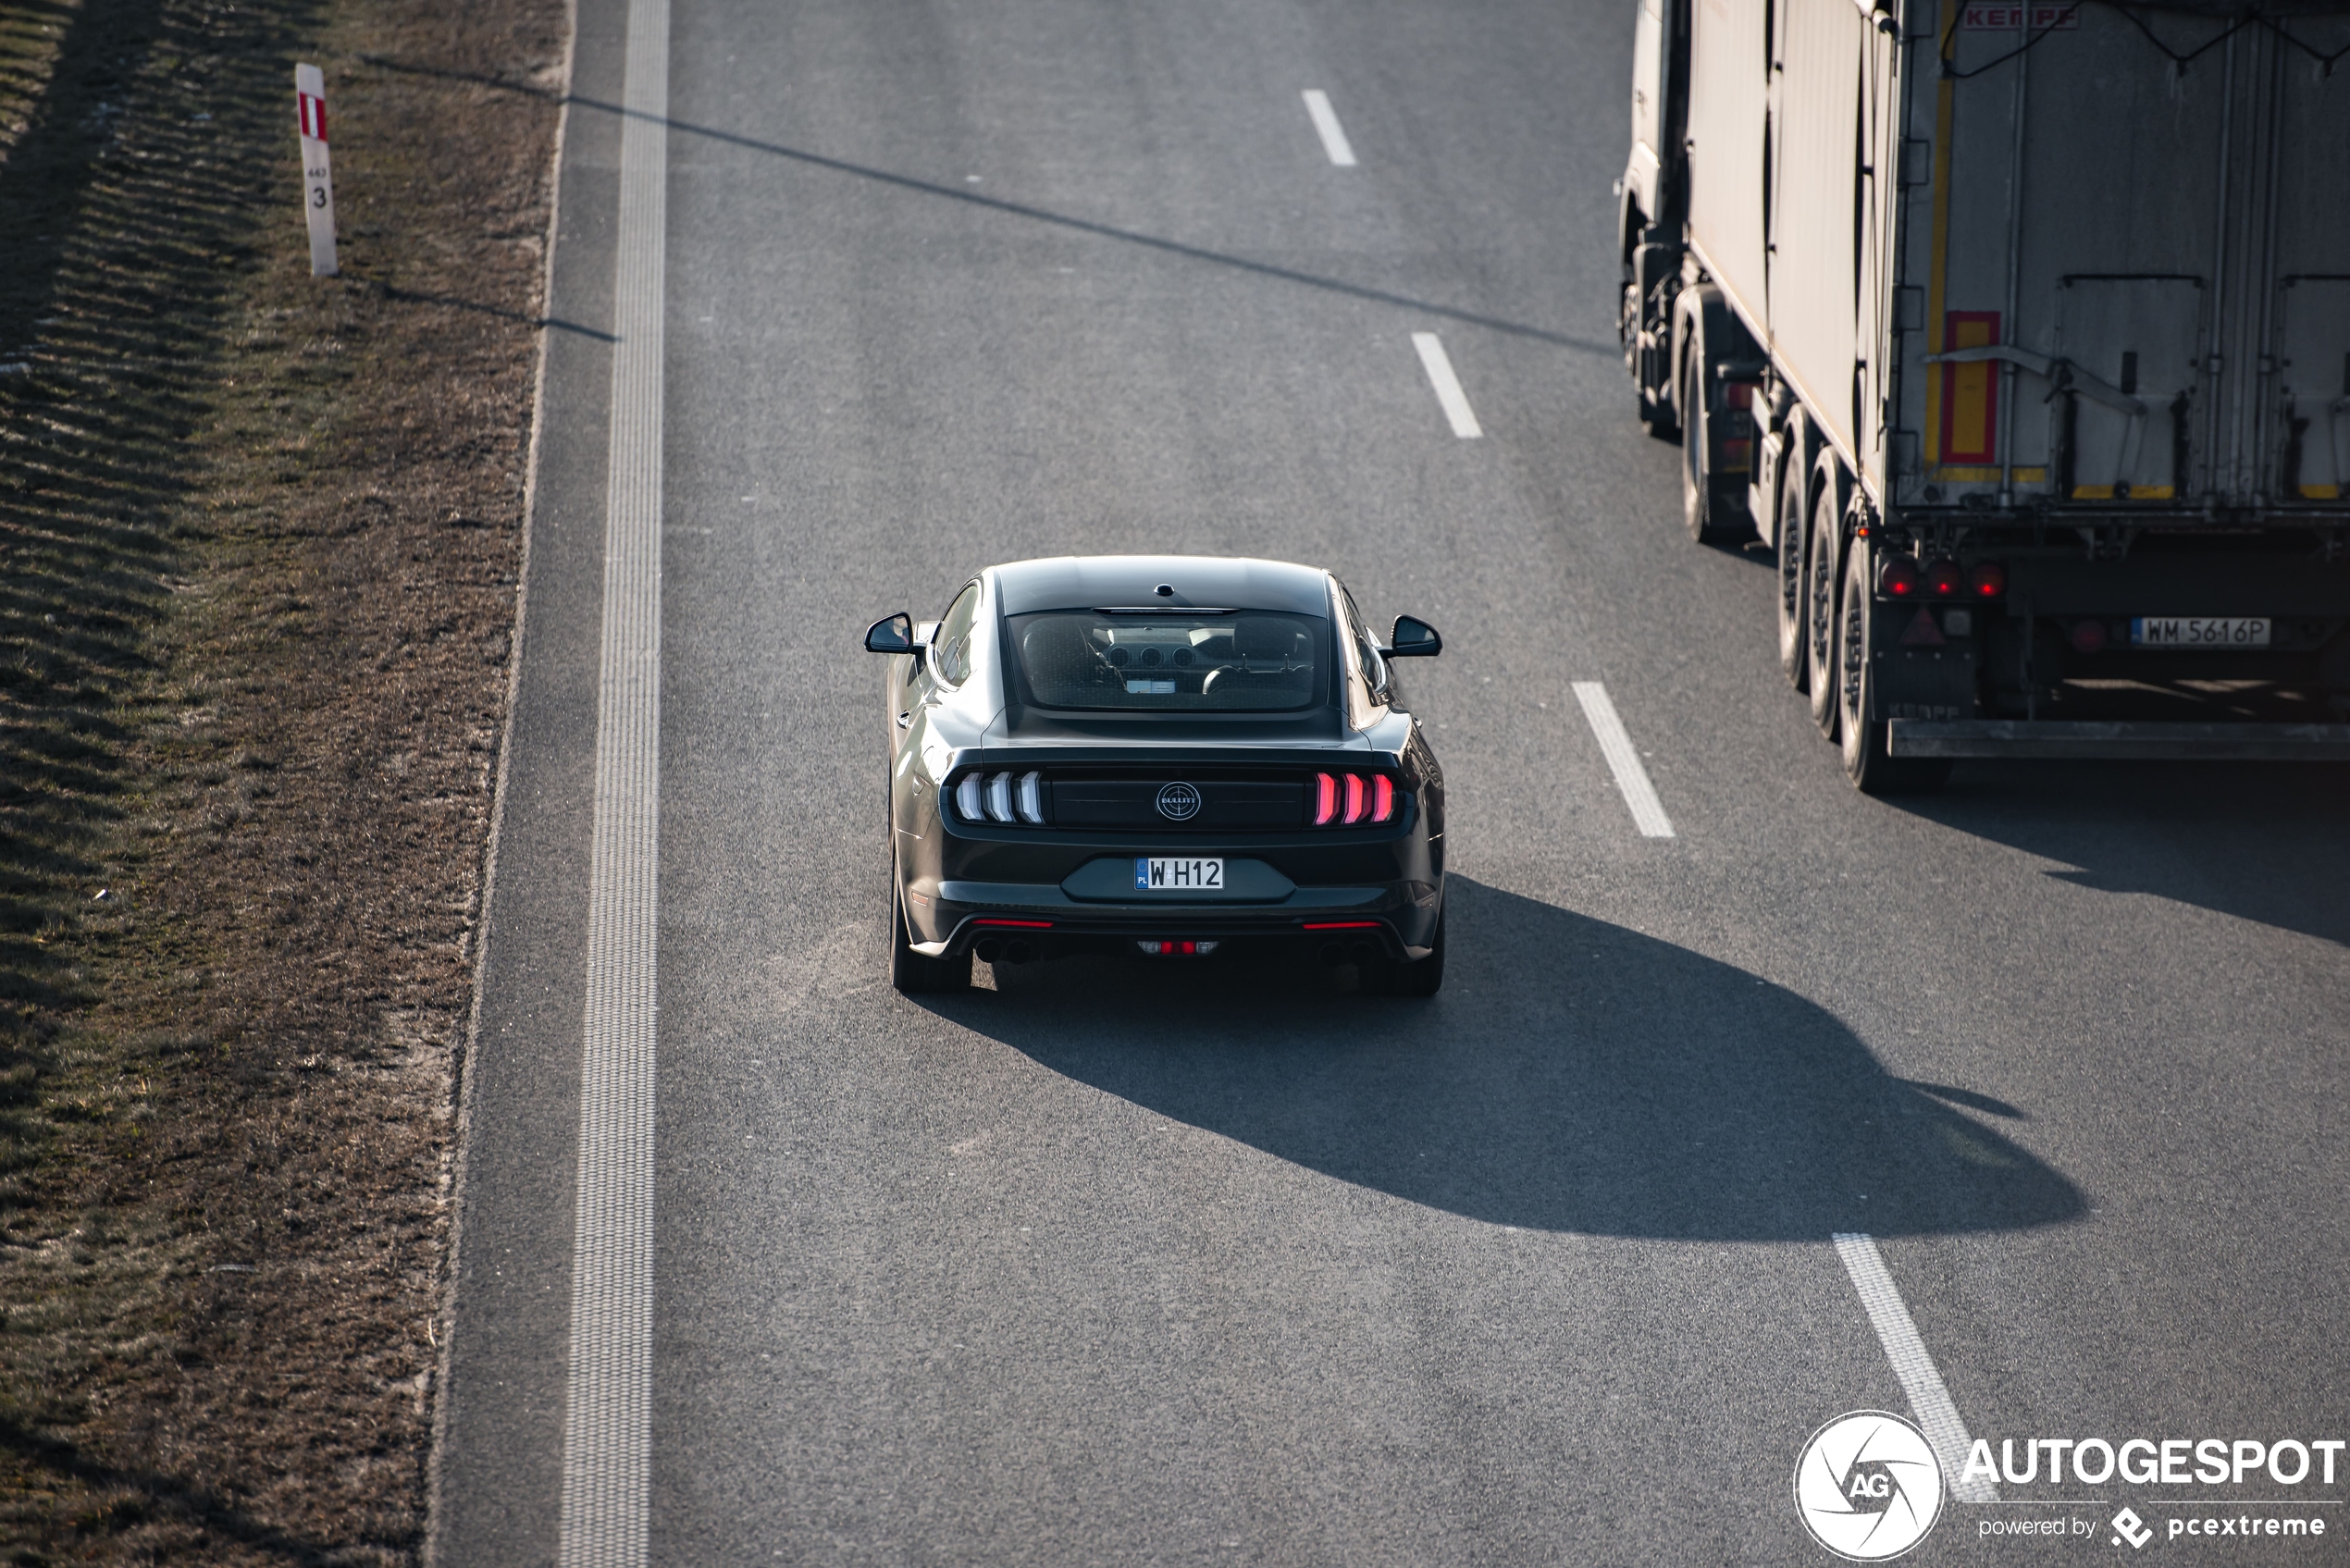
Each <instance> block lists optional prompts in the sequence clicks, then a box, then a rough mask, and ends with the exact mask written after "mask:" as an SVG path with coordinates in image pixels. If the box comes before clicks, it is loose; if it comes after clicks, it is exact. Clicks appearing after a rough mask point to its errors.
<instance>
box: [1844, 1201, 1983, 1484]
mask: <svg viewBox="0 0 2350 1568" xmlns="http://www.w3.org/2000/svg"><path fill="white" fill-rule="evenodd" d="M1836 1252H1837V1256H1838V1257H1840V1258H1842V1259H1843V1260H1844V1271H1845V1272H1846V1273H1847V1274H1849V1275H1850V1276H1851V1277H1852V1288H1853V1289H1854V1290H1858V1291H1860V1292H1861V1306H1862V1308H1864V1309H1865V1310H1866V1311H1867V1313H1868V1315H1869V1322H1870V1323H1871V1324H1873V1325H1874V1326H1875V1328H1876V1337H1877V1340H1878V1342H1879V1343H1881V1344H1882V1345H1884V1346H1885V1353H1886V1358H1887V1359H1888V1360H1890V1361H1891V1362H1892V1363H1893V1375H1894V1376H1895V1377H1899V1379H1901V1391H1902V1392H1903V1393H1906V1394H1908V1395H1909V1396H1910V1409H1911V1412H1913V1413H1914V1414H1916V1416H1917V1418H1918V1427H1919V1429H1920V1430H1921V1431H1923V1432H1924V1434H1925V1440H1926V1441H1927V1442H1928V1443H1929V1444H1931V1445H1933V1448H1934V1457H1935V1458H1936V1459H1938V1460H1940V1461H1941V1462H1942V1477H1943V1479H1944V1480H1945V1481H1947V1482H1948V1484H1949V1488H1950V1495H1951V1496H1952V1497H1954V1498H1957V1499H1958V1500H1960V1502H1997V1501H1998V1500H1999V1493H1998V1490H1997V1488H1995V1487H1993V1486H1992V1485H1991V1483H1990V1482H1988V1481H1985V1480H1984V1479H1983V1478H1982V1477H1981V1476H1979V1475H1978V1476H1976V1477H1975V1478H1974V1479H1973V1480H1972V1481H1969V1480H1965V1479H1962V1477H1963V1476H1964V1475H1965V1474H1966V1456H1967V1451H1968V1450H1969V1449H1971V1448H1973V1441H1972V1440H1971V1439H1970V1438H1968V1437H1967V1432H1966V1423H1965V1422H1963V1421H1961V1420H1960V1419H1959V1407H1958V1406H1957V1405H1955V1404H1952V1403H1951V1402H1950V1390H1949V1389H1947V1388H1944V1387H1943V1385H1942V1374H1941V1373H1939V1372H1937V1371H1936V1370H1935V1366H1934V1358H1933V1357H1932V1356H1930V1355H1928V1354H1926V1353H1925V1341H1924V1340H1921V1339H1919V1338H1918V1326H1917V1324H1916V1323H1915V1322H1913V1321H1912V1320H1911V1317H1910V1309H1909V1308H1908V1307H1907V1306H1905V1305H1903V1304H1902V1302H1901V1292H1900V1291H1899V1290H1897V1289H1896V1288H1895V1287H1894V1284H1893V1276H1892V1275H1891V1274H1890V1273H1888V1272H1886V1266H1885V1254H1884V1253H1880V1252H1878V1251H1877V1250H1876V1242H1875V1241H1872V1240H1871V1239H1870V1238H1869V1237H1868V1236H1867V1235H1866V1234H1864V1233H1862V1232H1860V1231H1839V1232H1837V1238H1836Z"/></svg>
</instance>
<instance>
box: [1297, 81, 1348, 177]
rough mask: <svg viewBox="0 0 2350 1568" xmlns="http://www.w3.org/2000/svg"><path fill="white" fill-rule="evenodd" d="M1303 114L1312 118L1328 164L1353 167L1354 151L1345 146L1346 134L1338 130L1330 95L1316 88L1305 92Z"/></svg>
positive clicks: (1336, 112) (1310, 88) (1336, 113)
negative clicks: (1328, 158) (1327, 158)
mask: <svg viewBox="0 0 2350 1568" xmlns="http://www.w3.org/2000/svg"><path fill="white" fill-rule="evenodd" d="M1305 112H1306V114H1307V115H1309V116H1310V117H1312V118H1313V121H1314V130H1315V133H1316V134H1317V135H1318V136H1320V137H1321V139H1322V151H1323V152H1325V153H1328V154H1330V162H1332V163H1334V164H1336V165H1337V166H1338V167H1341V168H1353V167H1354V148H1352V147H1350V146H1348V145H1347V144H1346V132H1345V131H1343V130H1340V129H1339V124H1338V111H1337V110H1336V109H1333V108H1331V107H1330V94H1329V93H1325V92H1323V91H1322V90H1321V89H1320V88H1318V87H1309V88H1307V89H1306V90H1305Z"/></svg>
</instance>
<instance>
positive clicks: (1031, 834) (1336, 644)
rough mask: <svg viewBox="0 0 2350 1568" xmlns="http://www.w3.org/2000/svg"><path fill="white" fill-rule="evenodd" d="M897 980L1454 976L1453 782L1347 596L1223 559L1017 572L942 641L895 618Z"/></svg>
mask: <svg viewBox="0 0 2350 1568" xmlns="http://www.w3.org/2000/svg"><path fill="white" fill-rule="evenodd" d="M865 646H866V648H869V649H871V650H872V651H873V652H876V653H883V654H887V655H889V656H890V660H889V677H888V681H887V689H888V698H889V706H888V712H889V720H888V730H889V746H888V758H889V821H890V829H891V832H890V835H889V836H890V845H891V857H892V868H891V875H890V904H891V907H890V925H891V950H892V955H893V958H892V963H891V979H892V980H893V982H895V983H896V984H897V988H898V989H899V990H901V991H908V992H915V991H936V990H945V989H952V988H956V987H960V986H964V985H968V984H969V983H970V982H971V959H972V957H978V958H979V959H980V960H981V961H983V962H985V963H991V964H1019V963H1027V962H1031V961H1033V960H1037V959H1044V958H1052V957H1061V956H1064V955H1068V954H1072V953H1123V954H1127V955H1131V956H1132V957H1137V958H1143V959H1152V960H1158V959H1176V960H1182V959H1200V958H1208V957H1217V956H1220V955H1229V954H1231V953H1233V952H1235V951H1237V950H1240V949H1243V948H1257V949H1264V950H1269V951H1280V952H1287V953H1291V954H1293V955H1295V956H1296V957H1298V958H1299V959H1300V960H1301V961H1302V962H1306V963H1314V962H1319V963H1323V964H1333V965H1335V964H1352V965H1354V966H1356V967H1357V968H1358V969H1359V970H1360V972H1361V975H1362V979H1363V982H1364V984H1365V986H1366V988H1367V989H1375V990H1381V991H1386V992H1391V993H1393V994H1402V995H1409V996H1427V995H1430V994H1434V993H1435V991H1436V989H1437V987H1438V986H1439V985H1441V983H1442V982H1443V978H1444V774H1443V772H1442V770H1441V769H1440V768H1439V767H1438V766H1437V763H1436V757H1435V754H1434V753H1433V752H1431V751H1430V750H1429V745H1428V737H1427V735H1425V734H1424V733H1423V732H1422V730H1421V727H1420V725H1419V723H1418V722H1416V720H1415V719H1414V718H1413V717H1412V715H1411V714H1409V713H1408V712H1406V711H1404V708H1403V707H1402V705H1401V697H1400V695H1399V693H1398V692H1397V690H1396V685H1395V679H1394V676H1393V674H1392V673H1391V668H1390V661H1392V660H1396V659H1401V658H1406V657H1430V656H1433V655H1434V654H1436V653H1437V652H1438V651H1440V650H1441V648H1442V646H1443V643H1442V639H1441V638H1440V637H1439V636H1437V634H1436V630H1435V628H1434V627H1432V626H1429V624H1428V623H1426V622H1423V621H1418V620H1416V619H1414V618H1413V617H1411V616H1408V615H1407V616H1404V617H1401V618H1400V619H1398V620H1397V621H1396V623H1395V625H1394V630H1393V634H1392V636H1391V638H1390V639H1389V641H1388V642H1387V643H1386V644H1384V645H1383V644H1381V643H1380V642H1379V639H1378V637H1377V636H1375V635H1374V634H1373V633H1372V631H1371V629H1370V626H1369V625H1368V623H1366V622H1365V620H1364V619H1363V615H1362V612H1361V611H1359V610H1357V609H1356V608H1355V605H1354V599H1352V598H1350V597H1349V596H1348V594H1347V592H1346V589H1345V587H1344V586H1342V585H1341V584H1340V583H1339V581H1338V579H1337V578H1335V577H1333V576H1331V575H1330V574H1329V573H1328V572H1324V571H1321V570H1319V569H1317V568H1315V567H1310V566H1292V565H1288V564H1285V563H1283V562H1273V561H1247V560H1231V559H1222V558H1211V557H1196V556H1146V555H1132V556H1064V557H1060V558H1058V559H1055V560H1050V561H1023V562H1014V563H1012V564H1010V565H1007V566H991V567H989V568H988V569H987V570H985V571H983V572H982V573H980V574H979V575H978V576H976V577H974V578H972V579H971V581H970V582H968V583H965V584H964V585H962V586H961V587H959V589H958V590H957V591H956V593H955V596H954V598H953V599H952V600H951V601H950V602H949V603H948V605H947V607H946V613H945V614H944V615H942V616H940V617H939V619H938V620H937V621H935V622H931V623H921V624H919V625H918V624H917V623H915V622H914V621H913V620H912V619H911V618H910V617H909V616H907V615H903V614H899V615H892V616H888V617H886V618H884V619H883V620H880V621H877V622H875V623H873V625H872V629H871V630H869V631H868V632H867V633H866V634H865Z"/></svg>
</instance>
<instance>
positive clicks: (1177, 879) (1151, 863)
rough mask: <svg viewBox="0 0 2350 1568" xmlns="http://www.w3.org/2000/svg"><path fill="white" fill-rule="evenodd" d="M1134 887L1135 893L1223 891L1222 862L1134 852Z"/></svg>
mask: <svg viewBox="0 0 2350 1568" xmlns="http://www.w3.org/2000/svg"><path fill="white" fill-rule="evenodd" d="M1134 891H1135V892H1137V893H1221V892H1223V891H1224V862H1223V861H1221V860H1189V859H1181V858H1169V859H1164V860H1161V859H1153V858H1146V857H1144V856H1136V857H1135V858H1134Z"/></svg>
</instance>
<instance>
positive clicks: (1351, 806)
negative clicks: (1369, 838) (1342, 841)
mask: <svg viewBox="0 0 2350 1568" xmlns="http://www.w3.org/2000/svg"><path fill="white" fill-rule="evenodd" d="M1362 820H1363V775H1362V774H1360V773H1349V774H1347V775H1346V821H1347V822H1348V823H1349V824H1350V825H1351V824H1353V823H1355V822H1359V821H1362Z"/></svg>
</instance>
